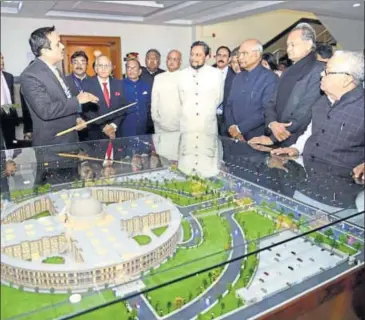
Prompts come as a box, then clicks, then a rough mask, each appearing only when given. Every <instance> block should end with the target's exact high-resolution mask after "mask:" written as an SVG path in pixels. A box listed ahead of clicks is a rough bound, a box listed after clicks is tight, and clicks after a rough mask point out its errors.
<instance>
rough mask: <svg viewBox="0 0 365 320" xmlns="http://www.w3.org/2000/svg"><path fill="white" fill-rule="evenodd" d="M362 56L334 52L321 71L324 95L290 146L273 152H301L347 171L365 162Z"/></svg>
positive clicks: (305, 155) (294, 153)
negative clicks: (300, 134) (300, 133)
mask: <svg viewBox="0 0 365 320" xmlns="http://www.w3.org/2000/svg"><path fill="white" fill-rule="evenodd" d="M363 59H364V58H363V57H362V55H361V54H358V53H354V52H348V51H347V52H346V51H337V52H336V53H335V54H334V56H333V57H332V58H331V59H330V60H329V61H328V64H327V69H326V70H325V71H324V72H323V74H322V75H323V78H322V81H321V89H322V90H323V91H324V93H325V94H326V95H325V96H324V97H322V98H321V99H320V100H318V101H317V102H316V103H315V104H314V105H313V110H312V113H313V117H312V122H311V123H310V125H309V126H308V129H307V130H306V132H305V133H304V134H303V135H302V136H301V137H299V139H298V140H297V142H296V143H295V144H293V145H291V146H290V148H279V149H276V150H274V151H272V153H274V154H276V155H281V154H288V155H289V156H298V155H299V154H302V155H303V157H304V158H310V159H317V160H320V161H323V162H326V163H329V164H331V165H336V166H342V167H347V168H348V172H351V170H352V169H353V168H355V167H356V166H358V165H359V164H360V163H362V162H364V148H365V138H364V134H365V132H364V90H363V88H362V86H361V82H362V81H363V79H364V60H363ZM355 175H356V172H355ZM358 175H360V174H358Z"/></svg>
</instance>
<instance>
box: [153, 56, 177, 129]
mask: <svg viewBox="0 0 365 320" xmlns="http://www.w3.org/2000/svg"><path fill="white" fill-rule="evenodd" d="M166 66H167V69H168V71H167V72H164V73H161V74H159V75H157V76H156V78H155V81H154V84H153V88H152V105H151V113H152V120H153V123H154V127H155V133H165V132H178V131H180V111H181V104H180V98H179V91H178V86H177V82H178V76H179V74H180V66H181V52H180V51H177V50H172V51H170V52H169V54H168V55H167V59H166Z"/></svg>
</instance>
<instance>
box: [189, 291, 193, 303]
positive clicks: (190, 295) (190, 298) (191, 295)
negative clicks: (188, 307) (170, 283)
mask: <svg viewBox="0 0 365 320" xmlns="http://www.w3.org/2000/svg"><path fill="white" fill-rule="evenodd" d="M193 297H194V296H193V293H192V292H191V291H189V301H191V300H193Z"/></svg>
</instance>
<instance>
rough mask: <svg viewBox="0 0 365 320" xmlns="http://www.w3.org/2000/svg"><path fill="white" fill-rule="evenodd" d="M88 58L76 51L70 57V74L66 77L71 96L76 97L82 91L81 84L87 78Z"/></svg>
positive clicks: (81, 52) (82, 52) (83, 53)
mask: <svg viewBox="0 0 365 320" xmlns="http://www.w3.org/2000/svg"><path fill="white" fill-rule="evenodd" d="M88 63H89V57H88V56H87V55H86V53H85V52H84V51H76V52H74V53H73V55H72V56H71V65H72V73H71V74H70V75H69V76H67V77H66V80H67V84H68V86H69V87H70V90H71V94H72V95H73V96H75V97H76V96H77V95H78V94H79V93H80V92H81V91H83V83H84V82H85V80H86V79H87V78H88V76H87V74H86V70H87V66H88Z"/></svg>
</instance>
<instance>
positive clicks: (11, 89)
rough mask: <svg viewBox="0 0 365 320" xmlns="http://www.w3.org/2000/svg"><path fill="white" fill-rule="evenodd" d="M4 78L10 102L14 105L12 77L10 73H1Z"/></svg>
mask: <svg viewBox="0 0 365 320" xmlns="http://www.w3.org/2000/svg"><path fill="white" fill-rule="evenodd" d="M3 75H4V78H5V80H6V83H7V84H8V88H9V91H10V96H11V101H12V102H13V103H14V77H13V75H12V74H11V73H9V72H5V71H3Z"/></svg>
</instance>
